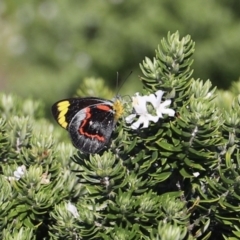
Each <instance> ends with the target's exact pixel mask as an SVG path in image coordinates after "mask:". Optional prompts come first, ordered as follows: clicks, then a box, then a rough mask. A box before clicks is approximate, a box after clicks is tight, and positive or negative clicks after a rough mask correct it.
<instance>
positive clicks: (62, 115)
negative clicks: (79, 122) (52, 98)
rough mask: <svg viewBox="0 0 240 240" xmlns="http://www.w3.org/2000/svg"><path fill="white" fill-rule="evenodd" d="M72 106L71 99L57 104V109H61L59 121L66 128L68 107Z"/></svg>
mask: <svg viewBox="0 0 240 240" xmlns="http://www.w3.org/2000/svg"><path fill="white" fill-rule="evenodd" d="M69 106H70V102H69V101H62V102H59V103H58V105H57V109H58V111H59V115H58V123H59V124H60V125H61V126H62V127H63V128H66V127H67V125H68V122H67V121H66V117H65V116H66V113H67V112H68V107H69Z"/></svg>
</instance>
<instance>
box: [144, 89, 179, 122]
mask: <svg viewBox="0 0 240 240" xmlns="http://www.w3.org/2000/svg"><path fill="white" fill-rule="evenodd" d="M163 94H164V91H162V90H158V91H157V92H156V93H155V94H151V95H149V97H148V102H150V103H151V104H152V105H153V107H154V108H155V110H156V113H157V116H158V117H159V118H163V114H167V115H168V116H171V117H173V116H174V115H175V111H174V110H173V109H170V108H167V107H168V106H169V105H170V104H171V100H169V99H168V100H165V101H164V102H162V103H161V101H162V96H163Z"/></svg>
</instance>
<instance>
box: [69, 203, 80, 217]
mask: <svg viewBox="0 0 240 240" xmlns="http://www.w3.org/2000/svg"><path fill="white" fill-rule="evenodd" d="M66 208H67V210H68V211H69V212H70V213H72V215H73V216H74V217H75V218H78V217H79V213H78V210H77V208H76V207H75V206H74V205H73V204H72V203H70V202H68V204H67V207H66Z"/></svg>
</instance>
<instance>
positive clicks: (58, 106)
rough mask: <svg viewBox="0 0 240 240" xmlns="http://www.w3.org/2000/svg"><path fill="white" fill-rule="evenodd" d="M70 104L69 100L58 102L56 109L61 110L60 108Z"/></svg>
mask: <svg viewBox="0 0 240 240" xmlns="http://www.w3.org/2000/svg"><path fill="white" fill-rule="evenodd" d="M69 105H70V102H69V101H62V102H59V103H58V105H57V108H58V111H59V112H61V111H62V110H64V109H65V108H68V106H69Z"/></svg>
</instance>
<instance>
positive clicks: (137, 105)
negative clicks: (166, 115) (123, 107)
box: [126, 93, 158, 129]
mask: <svg viewBox="0 0 240 240" xmlns="http://www.w3.org/2000/svg"><path fill="white" fill-rule="evenodd" d="M146 103H147V98H146V97H145V96H139V93H136V94H135V96H134V97H132V105H133V107H134V110H135V112H136V114H130V115H129V116H127V117H126V122H127V123H132V122H133V120H134V118H135V117H136V116H137V115H139V116H140V117H139V118H138V120H137V121H136V122H135V123H133V124H132V125H131V128H132V129H138V128H139V126H140V124H143V126H142V128H147V127H148V125H149V121H153V122H155V123H156V122H157V121H158V117H157V116H152V115H151V114H149V113H148V111H147V104H146Z"/></svg>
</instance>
